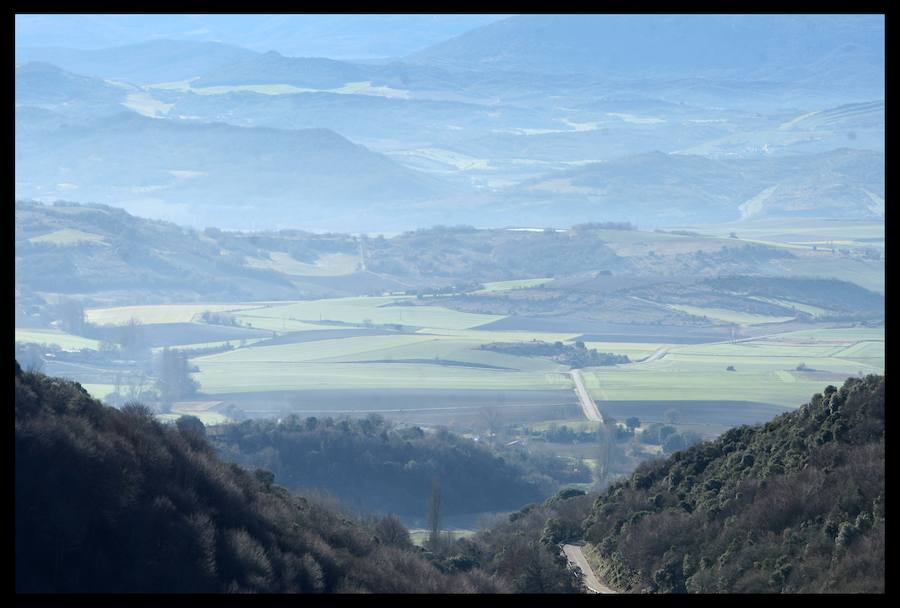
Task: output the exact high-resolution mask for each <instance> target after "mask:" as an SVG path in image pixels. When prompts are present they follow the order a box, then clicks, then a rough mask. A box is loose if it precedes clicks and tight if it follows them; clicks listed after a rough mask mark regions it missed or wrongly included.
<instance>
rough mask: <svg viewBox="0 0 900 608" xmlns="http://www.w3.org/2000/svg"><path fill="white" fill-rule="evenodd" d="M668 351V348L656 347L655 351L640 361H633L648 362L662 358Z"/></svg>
mask: <svg viewBox="0 0 900 608" xmlns="http://www.w3.org/2000/svg"><path fill="white" fill-rule="evenodd" d="M668 352H669V349H668V348H665V347H663V348H657V349H656V351H654V353H653V354H652V355H650V356H649V357H647V358H645V359H641V360H640V361H635V363H650V362H651V361H656V360H657V359H662V358H663V357H665V356H666V353H668Z"/></svg>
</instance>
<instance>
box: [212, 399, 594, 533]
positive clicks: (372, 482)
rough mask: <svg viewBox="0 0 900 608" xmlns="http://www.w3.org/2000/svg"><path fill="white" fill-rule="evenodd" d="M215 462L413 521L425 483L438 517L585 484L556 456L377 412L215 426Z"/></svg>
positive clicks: (507, 506) (501, 506)
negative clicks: (435, 499)
mask: <svg viewBox="0 0 900 608" xmlns="http://www.w3.org/2000/svg"><path fill="white" fill-rule="evenodd" d="M210 436H211V440H212V441H213V444H214V445H215V447H216V448H217V449H218V450H219V453H220V454H221V456H222V457H223V458H225V459H227V460H229V461H232V462H237V463H239V464H242V465H244V466H247V467H259V468H265V469H267V470H270V471H272V472H273V473H274V474H275V479H276V481H277V482H278V483H279V484H282V485H284V486H286V487H289V488H293V489H301V488H320V489H323V490H326V491H327V492H329V493H330V494H331V495H333V496H335V497H336V498H338V499H340V500H341V501H342V502H343V503H344V504H345V505H348V506H349V507H352V508H364V509H365V510H368V511H372V512H380V513H396V514H401V515H404V516H415V517H421V516H422V515H424V513H425V505H426V501H427V499H428V496H429V493H430V491H431V486H432V481H433V480H434V479H438V480H439V482H440V486H441V496H442V499H441V502H442V512H443V513H444V514H445V515H454V514H466V513H478V512H485V511H509V510H513V509H518V508H519V507H521V506H522V505H524V504H528V503H530V502H534V501H535V500H539V499H541V498H542V497H544V496H547V495H548V494H552V493H553V492H554V491H556V489H557V488H558V487H559V485H560V483H567V482H569V481H578V480H581V481H587V480H589V477H588V478H587V479H583V478H584V473H583V472H580V471H579V472H576V471H574V470H572V469H573V467H572V465H570V464H569V463H567V462H566V461H564V460H563V459H559V458H555V459H554V458H549V457H541V456H537V455H533V454H530V453H529V452H527V451H525V450H510V449H508V450H504V452H503V454H502V455H501V454H500V453H499V452H497V451H496V450H495V449H492V448H491V447H489V446H487V445H484V444H483V443H477V442H475V441H472V440H470V439H467V438H464V437H460V436H458V435H455V434H453V433H449V432H447V431H445V430H442V429H439V430H438V431H436V432H429V433H426V432H425V431H423V430H422V429H421V428H419V427H416V426H413V427H401V426H397V425H395V424H394V423H392V422H390V421H388V420H385V419H384V418H382V417H381V416H378V415H374V414H373V415H370V416H368V417H366V418H361V419H350V418H338V419H334V418H330V417H329V418H315V417H308V418H301V417H298V416H295V415H291V416H288V417H286V418H284V419H282V420H281V421H279V422H276V421H272V420H246V421H244V422H241V423H238V424H228V425H221V426H218V427H214V428H213V429H211V431H210Z"/></svg>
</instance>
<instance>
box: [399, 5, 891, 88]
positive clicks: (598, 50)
mask: <svg viewBox="0 0 900 608" xmlns="http://www.w3.org/2000/svg"><path fill="white" fill-rule="evenodd" d="M801 38H802V40H803V41H804V42H803V43H802V44H801V43H799V42H798V40H800V39H801ZM879 53H880V54H881V55H880V56H881V57H883V53H884V18H883V17H882V16H878V15H860V16H855V17H853V18H848V16H829V15H795V16H790V17H787V16H784V15H778V16H775V15H699V16H698V15H652V16H651V15H519V16H515V17H510V18H507V19H504V20H502V21H498V22H495V23H490V24H488V25H484V26H482V27H480V28H477V29H474V30H472V31H469V32H467V33H465V34H462V35H460V36H457V37H455V38H452V39H450V40H447V41H445V42H441V43H438V44H436V45H434V46H432V47H430V48H428V49H425V50H423V51H420V52H418V53H414V54H412V55H411V56H409V57H408V58H407V59H408V60H410V61H414V62H419V63H430V64H435V65H443V66H461V65H467V66H472V65H478V66H481V67H484V68H488V67H489V68H493V69H512V70H526V71H544V72H546V71H555V70H559V69H563V70H566V71H569V72H575V73H585V74H603V75H618V76H625V77H628V78H641V77H657V78H659V77H663V78H673V77H683V76H685V75H692V76H696V75H710V76H712V75H716V76H735V75H737V74H741V75H743V76H750V77H751V78H752V79H756V80H783V79H785V78H787V77H788V76H789V77H790V78H792V79H797V77H798V76H801V75H807V76H812V75H814V74H816V73H817V72H818V71H820V70H822V69H825V68H827V69H828V74H829V75H830V76H831V77H834V76H839V77H840V78H842V79H858V80H857V82H866V83H867V84H870V85H876V86H877V82H876V81H877V77H878V75H879V72H878V70H879V69H880V70H882V73H883V69H884V68H883V60H882V62H881V64H880V65H879V59H878V54H879ZM838 60H839V61H840V63H838ZM859 68H864V69H866V70H867V71H868V73H860V72H859ZM832 84H833V83H832ZM882 86H883V84H882Z"/></svg>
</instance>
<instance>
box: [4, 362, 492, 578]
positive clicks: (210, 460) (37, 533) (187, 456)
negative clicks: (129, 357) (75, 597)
mask: <svg viewBox="0 0 900 608" xmlns="http://www.w3.org/2000/svg"><path fill="white" fill-rule="evenodd" d="M15 384H16V456H15V457H16V487H15V497H16V590H17V591H18V592H226V591H228V592H241V591H245V592H248V591H249V592H357V591H371V592H387V593H391V592H492V591H502V590H503V589H502V588H501V587H500V586H499V584H498V583H496V582H495V581H494V580H493V579H491V578H489V577H487V576H484V575H482V574H481V573H478V572H471V573H466V574H442V573H441V572H439V571H438V570H437V569H436V568H435V567H434V566H433V565H432V564H431V563H429V562H428V561H427V560H426V559H425V557H423V556H422V554H421V553H420V552H419V551H418V550H417V549H415V548H413V547H411V546H410V544H409V543H408V537H407V538H406V539H403V538H400V539H399V540H397V539H395V537H391V536H390V535H384V534H382V535H381V536H382V538H379V532H377V531H375V529H369V528H368V527H366V526H364V525H363V524H360V523H357V522H352V521H349V520H347V519H346V518H344V517H342V516H341V515H340V514H338V513H336V512H334V511H333V510H330V509H328V508H326V507H324V506H322V505H318V504H315V503H313V502H311V501H309V500H306V499H304V498H302V497H298V496H294V495H292V494H290V493H289V492H287V491H286V490H285V489H283V488H280V487H278V486H275V485H272V484H271V476H270V475H267V474H264V472H261V471H258V472H257V474H252V473H249V472H247V471H244V470H242V469H241V468H240V467H238V466H237V465H233V464H228V463H225V462H223V461H221V460H220V459H219V458H218V457H217V456H216V455H215V453H214V450H213V449H212V448H211V447H210V446H209V445H208V444H207V443H206V441H205V440H204V439H203V438H202V437H200V436H199V435H197V434H195V433H194V432H192V430H191V429H189V428H182V429H181V430H179V428H177V427H175V426H168V427H167V426H165V425H163V424H160V423H159V422H157V421H155V420H154V419H153V416H152V414H151V413H150V412H149V410H147V409H145V408H144V407H142V406H126V407H125V408H123V410H121V411H120V410H116V409H114V408H111V407H107V406H104V405H103V404H101V403H100V402H98V401H96V400H94V399H92V398H90V397H89V396H88V394H87V392H85V391H84V389H82V388H81V387H80V385H78V384H76V383H74V382H70V381H67V380H61V379H57V378H51V377H48V376H45V375H43V374H37V373H26V372H23V371H22V370H21V369H20V367H19V365H18V363H16V381H15ZM376 528H377V526H376ZM401 536H402V535H401Z"/></svg>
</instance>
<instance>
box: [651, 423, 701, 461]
mask: <svg viewBox="0 0 900 608" xmlns="http://www.w3.org/2000/svg"><path fill="white" fill-rule="evenodd" d="M636 438H637V439H639V440H640V442H641V443H646V444H648V445H658V446H662V449H663V452H664V453H665V454H673V453H674V452H677V451H678V450H684V449H686V448H689V447H692V446H694V445H697V444H698V443H700V442H701V441H702V440H703V438H702V437H701V436H700V434H699V433H695V432H694V431H681V432H679V431H678V429H677V428H676V427H674V426H671V425H668V424H660V423H658V422H656V423H653V424H650V425H648V426H647V427H646V428H644V429H643V430H642V431H641V432H640V433H638V434H636Z"/></svg>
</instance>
